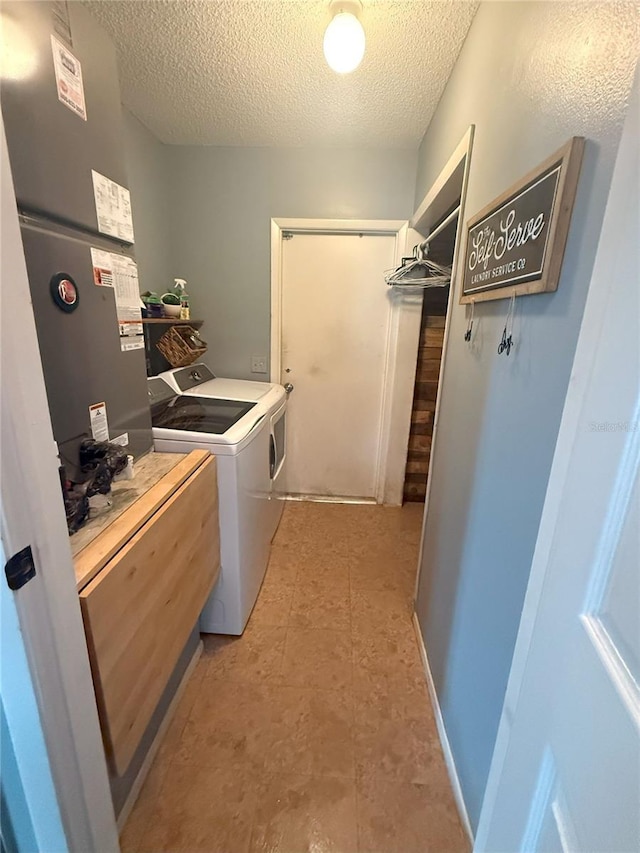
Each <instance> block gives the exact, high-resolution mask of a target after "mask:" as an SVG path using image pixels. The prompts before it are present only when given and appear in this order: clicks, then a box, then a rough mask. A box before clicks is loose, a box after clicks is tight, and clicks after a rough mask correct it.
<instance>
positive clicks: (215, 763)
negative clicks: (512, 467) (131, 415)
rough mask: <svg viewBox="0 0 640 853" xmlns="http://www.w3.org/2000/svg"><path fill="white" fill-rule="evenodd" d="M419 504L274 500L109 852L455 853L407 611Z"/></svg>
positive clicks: (459, 839) (455, 823)
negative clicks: (227, 631) (279, 513)
mask: <svg viewBox="0 0 640 853" xmlns="http://www.w3.org/2000/svg"><path fill="white" fill-rule="evenodd" d="M421 514H422V505H421V504H409V505H407V506H405V507H403V508H402V509H390V508H384V507H378V506H357V505H341V504H322V503H297V502H296V503H288V504H287V506H286V508H285V512H284V515H283V519H282V523H281V525H280V529H279V531H278V534H277V536H276V539H275V541H274V545H273V550H272V556H271V561H270V563H269V568H268V571H267V575H266V578H265V582H264V585H263V588H262V591H261V593H260V597H259V599H258V602H257V604H256V607H255V609H254V612H253V614H252V616H251V619H250V621H249V624H248V626H247V629H246V631H245V633H244V635H243V636H242V637H241V638H230V637H219V636H206V637H204V644H205V649H204V654H203V656H202V658H201V659H200V661H199V663H198V666H197V668H196V671H195V672H194V675H193V676H192V678H191V680H190V682H189V685H188V687H187V689H186V691H185V694H184V695H183V697H182V700H181V702H180V705H179V708H178V711H177V714H176V716H175V717H174V719H173V721H172V724H171V726H170V729H169V732H168V734H167V737H166V738H165V741H164V743H163V745H162V748H161V750H160V752H159V754H158V757H157V759H156V761H155V763H154V765H153V767H152V770H151V773H150V775H149V777H148V779H147V781H146V783H145V785H144V787H143V790H142V793H141V795H140V797H139V799H138V803H137V804H136V807H135V808H134V810H133V812H132V814H131V817H130V818H129V821H128V823H127V825H126V827H125V831H124V833H123V837H122V849H123V851H124V853H145V851H153V853H160V851H171V853H177V851H184V853H311V852H312V853H414V851H415V853H467V851H468V849H469V845H468V843H467V840H466V836H465V835H464V832H463V830H462V828H461V825H460V821H459V819H458V815H457V812H456V808H455V804H454V801H453V795H452V793H451V788H450V785H449V781H448V778H447V773H446V769H445V766H444V762H443V759H442V754H441V750H440V746H439V743H438V737H437V733H436V729H435V723H434V719H433V714H432V711H431V707H430V704H429V699H428V695H427V691H426V686H425V680H424V674H423V670H422V665H421V661H420V656H419V652H418V648H417V645H416V641H415V637H414V633H413V627H412V624H411V600H412V595H413V584H414V577H415V568H416V563H417V553H418V541H419V536H420V524H421Z"/></svg>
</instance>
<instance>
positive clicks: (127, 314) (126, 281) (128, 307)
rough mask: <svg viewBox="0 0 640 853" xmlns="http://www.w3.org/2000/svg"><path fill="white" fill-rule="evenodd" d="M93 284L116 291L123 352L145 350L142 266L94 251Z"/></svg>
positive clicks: (121, 256)
mask: <svg viewBox="0 0 640 853" xmlns="http://www.w3.org/2000/svg"><path fill="white" fill-rule="evenodd" d="M91 263H92V265H93V281H94V283H95V284H96V285H97V286H98V287H111V288H113V292H114V296H115V300H116V314H117V318H118V334H119V335H120V349H121V350H122V352H128V351H129V350H133V349H142V348H143V347H144V338H143V337H142V332H143V329H142V323H141V322H140V321H141V319H142V314H141V311H140V291H139V288H138V266H137V264H136V262H135V261H134V260H132V259H131V258H127V257H125V256H124V255H117V254H115V253H114V252H105V251H104V250H103V249H91Z"/></svg>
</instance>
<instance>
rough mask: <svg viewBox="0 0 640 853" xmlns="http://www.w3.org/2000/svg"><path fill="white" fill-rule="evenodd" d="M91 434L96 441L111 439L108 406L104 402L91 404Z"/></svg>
mask: <svg viewBox="0 0 640 853" xmlns="http://www.w3.org/2000/svg"><path fill="white" fill-rule="evenodd" d="M89 420H90V421H91V435H92V436H93V437H94V439H95V440H96V441H109V424H108V423H107V407H106V405H105V403H104V402H102V403H94V404H93V406H89Z"/></svg>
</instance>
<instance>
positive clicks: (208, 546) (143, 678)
mask: <svg viewBox="0 0 640 853" xmlns="http://www.w3.org/2000/svg"><path fill="white" fill-rule="evenodd" d="M219 567H220V539H219V531H218V491H217V480H216V462H215V459H214V458H211V459H208V460H207V461H206V462H205V463H204V464H203V465H202V466H201V467H200V468H198V470H197V471H196V472H195V473H194V474H193V475H192V476H191V477H190V478H189V479H188V480H187V482H186V483H185V484H184V485H183V486H182V487H181V488H180V489H178V491H177V492H176V493H175V494H174V495H173V496H172V497H171V498H170V499H169V500H168V501H167V502H166V503H165V504H164V505H163V506H162V507H161V509H159V510H158V512H156V513H155V515H154V516H153V517H152V518H151V519H150V520H149V521H148V522H147V523H146V524H145V525H144V527H142V528H141V529H140V530H139V531H138V533H136V535H135V536H133V537H132V539H131V540H130V541H129V542H128V543H127V545H125V546H124V547H123V548H122V549H121V550H120V551H119V552H118V553H117V554H116V556H115V557H114V558H113V559H112V560H110V561H109V563H107V565H106V566H105V568H104V569H103V570H102V571H101V572H100V574H99V575H98V576H97V577H96V578H95V579H94V580H93V581H92V582H91V583H90V584H89V585H88V586H86V587H85V588H84V589H83V590H82V591H81V593H80V602H81V606H82V614H83V618H84V623H85V631H86V634H87V642H88V646H89V656H90V658H91V667H92V671H93V680H94V684H95V688H96V696H97V699H98V708H99V711H100V719H101V723H102V730H103V736H104V741H105V748H106V751H107V755H108V757H109V759H110V760H111V761H112V763H113V766H114V768H115V770H116V772H117V773H118V774H119V775H121V774H122V773H123V772H124V771H125V770H126V769H127V767H128V765H129V762H130V761H131V759H132V757H133V755H134V753H135V751H136V748H137V746H138V744H139V743H140V740H141V738H142V735H143V734H144V731H145V729H146V727H147V725H148V724H149V721H150V719H151V716H152V714H153V712H154V710H155V708H156V705H157V704H158V701H159V699H160V697H161V695H162V692H163V690H164V688H165V687H166V685H167V682H168V680H169V677H170V675H171V673H172V672H173V669H174V667H175V665H176V663H177V661H178V658H179V656H180V653H181V652H182V649H183V648H184V645H185V643H186V641H187V639H188V637H189V634H190V633H191V631H192V630H193V627H194V625H195V624H196V622H197V620H198V617H199V615H200V611H201V610H202V607H203V606H204V603H205V601H206V599H207V596H208V595H209V593H210V592H211V589H212V588H213V585H214V583H215V581H216V579H217V575H218V572H219Z"/></svg>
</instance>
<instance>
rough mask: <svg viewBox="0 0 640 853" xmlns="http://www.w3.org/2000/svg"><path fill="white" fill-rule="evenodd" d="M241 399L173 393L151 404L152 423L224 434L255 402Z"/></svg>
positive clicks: (212, 433)
mask: <svg viewBox="0 0 640 853" xmlns="http://www.w3.org/2000/svg"><path fill="white" fill-rule="evenodd" d="M255 405H256V404H255V403H249V402H243V401H238V400H218V399H213V398H209V397H191V396H178V397H176V396H172V397H171V399H169V400H161V401H159V402H157V403H155V404H154V405H153V406H152V408H151V423H152V425H153V426H154V427H158V428H161V429H171V430H178V431H181V432H199V433H206V434H208V435H223V434H224V433H226V432H227V431H228V430H230V429H231V427H232V426H233V425H234V424H236V423H237V422H238V421H239V420H240V419H241V418H243V417H244V416H245V415H246V414H247V412H250V411H251V409H253V407H254V406H255Z"/></svg>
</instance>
